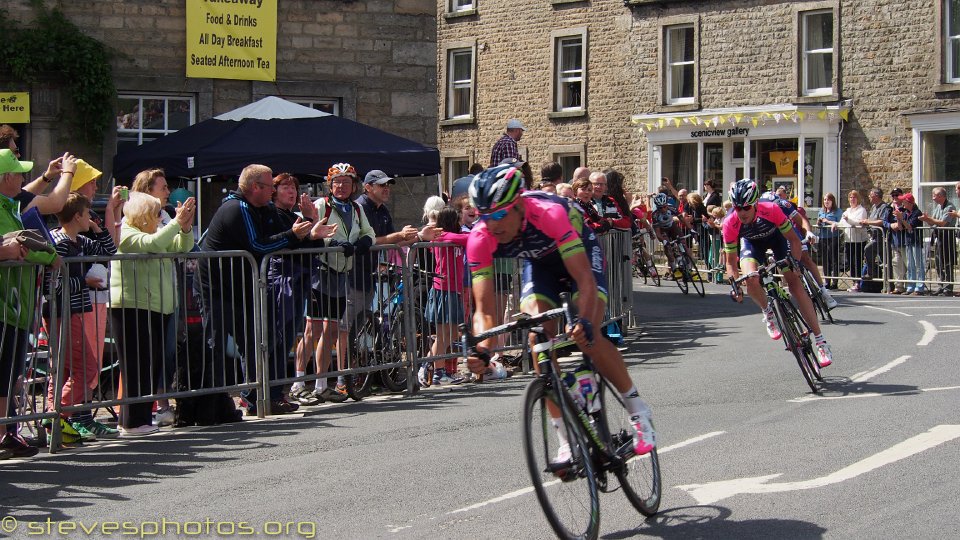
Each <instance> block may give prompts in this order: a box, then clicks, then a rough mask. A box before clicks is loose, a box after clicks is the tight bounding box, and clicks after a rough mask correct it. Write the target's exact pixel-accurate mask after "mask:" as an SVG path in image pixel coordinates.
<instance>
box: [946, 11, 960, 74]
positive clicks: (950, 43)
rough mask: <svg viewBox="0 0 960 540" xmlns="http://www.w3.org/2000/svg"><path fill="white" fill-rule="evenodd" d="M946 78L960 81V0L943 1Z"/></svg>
mask: <svg viewBox="0 0 960 540" xmlns="http://www.w3.org/2000/svg"><path fill="white" fill-rule="evenodd" d="M943 37H944V44H943V50H944V53H945V54H944V65H945V67H946V73H945V74H944V79H945V80H946V82H948V83H960V0H944V2H943Z"/></svg>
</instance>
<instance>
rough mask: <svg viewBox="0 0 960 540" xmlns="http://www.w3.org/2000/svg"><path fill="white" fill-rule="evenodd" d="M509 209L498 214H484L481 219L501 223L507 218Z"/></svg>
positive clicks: (501, 210)
mask: <svg viewBox="0 0 960 540" xmlns="http://www.w3.org/2000/svg"><path fill="white" fill-rule="evenodd" d="M507 212H508V209H507V208H502V209H500V210H497V211H496V212H490V213H489V214H482V215H481V216H480V219H482V220H484V221H500V220H501V219H503V218H505V217H507Z"/></svg>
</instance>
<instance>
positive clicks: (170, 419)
mask: <svg viewBox="0 0 960 540" xmlns="http://www.w3.org/2000/svg"><path fill="white" fill-rule="evenodd" d="M175 421H176V416H175V415H174V414H173V409H171V408H170V407H167V408H166V409H163V410H159V411H157V415H156V423H157V426H172V425H173V423H174V422H175Z"/></svg>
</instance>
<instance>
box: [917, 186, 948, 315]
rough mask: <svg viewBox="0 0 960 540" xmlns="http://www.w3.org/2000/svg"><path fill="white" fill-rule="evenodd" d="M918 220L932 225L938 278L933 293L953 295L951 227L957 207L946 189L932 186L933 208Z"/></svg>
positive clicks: (934, 257)
mask: <svg viewBox="0 0 960 540" xmlns="http://www.w3.org/2000/svg"><path fill="white" fill-rule="evenodd" d="M920 221H922V222H924V223H926V224H927V225H930V226H931V227H933V231H932V234H931V238H932V239H933V243H934V246H933V248H934V252H933V259H934V263H935V264H936V265H937V277H938V278H939V279H940V287H939V288H937V290H936V291H934V293H933V294H934V295H936V296H953V283H952V282H953V281H954V277H953V266H954V264H956V259H957V243H956V235H955V234H954V229H953V227H955V226H956V223H957V209H956V208H955V207H954V206H953V204H951V203H950V201H948V200H947V190H945V189H943V188H942V187H936V188H933V210H932V211H931V212H930V215H928V216H921V217H920Z"/></svg>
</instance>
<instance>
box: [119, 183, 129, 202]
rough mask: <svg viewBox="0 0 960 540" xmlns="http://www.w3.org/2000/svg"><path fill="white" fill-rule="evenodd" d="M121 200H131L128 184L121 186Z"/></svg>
mask: <svg viewBox="0 0 960 540" xmlns="http://www.w3.org/2000/svg"><path fill="white" fill-rule="evenodd" d="M120 200H121V201H127V200H130V190H129V189H128V188H127V187H126V186H124V187H121V188H120Z"/></svg>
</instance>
